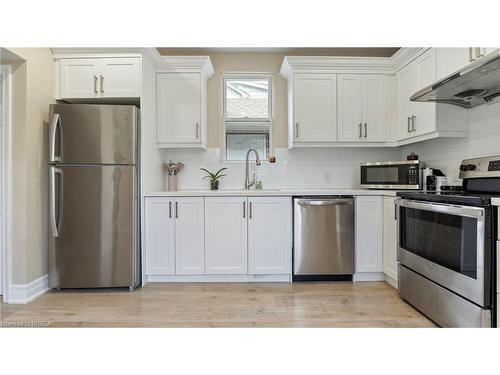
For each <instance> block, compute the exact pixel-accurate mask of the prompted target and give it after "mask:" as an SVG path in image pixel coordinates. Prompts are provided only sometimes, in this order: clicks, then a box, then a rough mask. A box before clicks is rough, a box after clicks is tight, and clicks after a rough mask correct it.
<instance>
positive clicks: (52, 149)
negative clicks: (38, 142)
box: [49, 113, 62, 162]
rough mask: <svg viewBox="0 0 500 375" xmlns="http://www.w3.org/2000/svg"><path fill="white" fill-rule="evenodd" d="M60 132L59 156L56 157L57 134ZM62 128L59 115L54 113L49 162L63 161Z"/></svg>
mask: <svg viewBox="0 0 500 375" xmlns="http://www.w3.org/2000/svg"><path fill="white" fill-rule="evenodd" d="M58 131H59V142H58V143H59V155H56V140H57V132H58ZM61 138H62V127H61V117H60V116H59V113H54V117H52V122H51V123H50V129H49V162H55V161H61V156H62V146H61V145H62V139H61Z"/></svg>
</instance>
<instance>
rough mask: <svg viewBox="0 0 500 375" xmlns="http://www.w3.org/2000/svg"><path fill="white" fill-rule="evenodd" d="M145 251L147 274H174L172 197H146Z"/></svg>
mask: <svg viewBox="0 0 500 375" xmlns="http://www.w3.org/2000/svg"><path fill="white" fill-rule="evenodd" d="M144 215H145V223H144V226H145V236H146V238H145V251H146V273H147V275H174V274H175V251H174V217H173V199H172V198H146V203H145V213H144Z"/></svg>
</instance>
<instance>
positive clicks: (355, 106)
mask: <svg viewBox="0 0 500 375" xmlns="http://www.w3.org/2000/svg"><path fill="white" fill-rule="evenodd" d="M362 81H363V79H362V76H361V74H339V75H338V76H337V85H338V94H339V95H338V120H339V122H338V126H339V132H338V133H339V138H338V139H339V141H340V142H359V141H361V140H362V139H363V135H364V133H363V113H362V112H363V104H362V103H363V90H362V86H363V83H362Z"/></svg>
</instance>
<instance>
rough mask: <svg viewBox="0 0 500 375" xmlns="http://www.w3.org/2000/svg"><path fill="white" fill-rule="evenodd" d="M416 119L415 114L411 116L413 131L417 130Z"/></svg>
mask: <svg viewBox="0 0 500 375" xmlns="http://www.w3.org/2000/svg"><path fill="white" fill-rule="evenodd" d="M416 119H417V116H415V115H413V116H411V131H412V132H415V131H417V127H416V126H415V120H416Z"/></svg>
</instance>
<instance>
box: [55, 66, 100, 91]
mask: <svg viewBox="0 0 500 375" xmlns="http://www.w3.org/2000/svg"><path fill="white" fill-rule="evenodd" d="M59 68H60V77H59V79H60V80H59V84H60V96H61V98H63V99H64V98H68V99H71V98H95V97H98V96H99V72H100V61H99V59H61V62H60V67H59Z"/></svg>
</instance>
